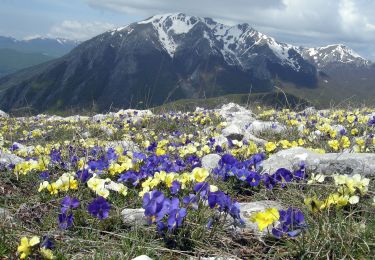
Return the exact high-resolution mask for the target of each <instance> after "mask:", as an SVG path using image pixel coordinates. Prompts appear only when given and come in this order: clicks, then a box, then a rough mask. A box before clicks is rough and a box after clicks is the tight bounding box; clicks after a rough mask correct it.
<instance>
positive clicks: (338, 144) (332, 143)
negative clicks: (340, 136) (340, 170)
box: [328, 140, 340, 151]
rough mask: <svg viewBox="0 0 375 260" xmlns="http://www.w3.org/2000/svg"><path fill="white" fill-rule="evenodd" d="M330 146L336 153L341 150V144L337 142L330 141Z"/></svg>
mask: <svg viewBox="0 0 375 260" xmlns="http://www.w3.org/2000/svg"><path fill="white" fill-rule="evenodd" d="M328 145H329V146H330V147H331V148H332V149H333V150H335V151H337V150H338V149H339V148H340V143H339V141H337V140H329V141H328Z"/></svg>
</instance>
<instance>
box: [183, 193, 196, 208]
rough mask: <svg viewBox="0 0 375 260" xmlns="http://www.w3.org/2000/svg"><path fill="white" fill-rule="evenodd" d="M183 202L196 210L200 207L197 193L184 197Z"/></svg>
mask: <svg viewBox="0 0 375 260" xmlns="http://www.w3.org/2000/svg"><path fill="white" fill-rule="evenodd" d="M182 202H183V203H184V205H185V206H186V207H191V208H193V209H195V210H197V209H198V196H197V195H195V194H189V196H186V197H184V198H183V200H182Z"/></svg>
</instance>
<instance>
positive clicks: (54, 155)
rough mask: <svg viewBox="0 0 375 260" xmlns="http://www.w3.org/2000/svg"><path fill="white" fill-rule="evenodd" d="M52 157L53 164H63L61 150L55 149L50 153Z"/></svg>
mask: <svg viewBox="0 0 375 260" xmlns="http://www.w3.org/2000/svg"><path fill="white" fill-rule="evenodd" d="M50 157H51V161H52V162H61V153H60V151H59V150H56V149H53V150H52V151H51V152H50Z"/></svg>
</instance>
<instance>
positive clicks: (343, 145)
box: [341, 136, 350, 148]
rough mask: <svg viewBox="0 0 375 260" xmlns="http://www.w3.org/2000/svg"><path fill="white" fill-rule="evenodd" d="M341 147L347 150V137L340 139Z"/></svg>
mask: <svg viewBox="0 0 375 260" xmlns="http://www.w3.org/2000/svg"><path fill="white" fill-rule="evenodd" d="M341 146H342V147H343V148H349V147H350V139H349V138H348V137H347V136H342V137H341Z"/></svg>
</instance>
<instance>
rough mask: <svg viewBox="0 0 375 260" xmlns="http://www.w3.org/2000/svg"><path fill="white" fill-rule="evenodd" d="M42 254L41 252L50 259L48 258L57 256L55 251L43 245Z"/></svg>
mask: <svg viewBox="0 0 375 260" xmlns="http://www.w3.org/2000/svg"><path fill="white" fill-rule="evenodd" d="M40 254H41V255H42V256H43V257H44V258H45V259H48V260H51V259H55V256H54V255H53V252H52V250H51V249H47V248H44V247H42V248H41V249H40Z"/></svg>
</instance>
